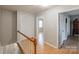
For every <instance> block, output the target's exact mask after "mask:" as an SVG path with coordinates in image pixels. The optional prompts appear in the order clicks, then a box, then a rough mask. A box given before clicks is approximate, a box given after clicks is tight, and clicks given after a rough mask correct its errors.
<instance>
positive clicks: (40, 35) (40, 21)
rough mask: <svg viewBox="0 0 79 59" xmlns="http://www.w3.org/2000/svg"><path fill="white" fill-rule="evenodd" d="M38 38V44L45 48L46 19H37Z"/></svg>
mask: <svg viewBox="0 0 79 59" xmlns="http://www.w3.org/2000/svg"><path fill="white" fill-rule="evenodd" d="M36 36H37V39H38V40H37V41H38V44H39V45H40V46H41V47H43V45H44V18H43V17H37V19H36Z"/></svg>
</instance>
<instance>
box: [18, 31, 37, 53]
mask: <svg viewBox="0 0 79 59" xmlns="http://www.w3.org/2000/svg"><path fill="white" fill-rule="evenodd" d="M17 32H18V33H19V34H21V35H22V36H24V37H25V38H27V39H28V40H30V41H31V42H32V43H33V44H34V54H36V45H37V42H36V38H34V37H31V38H29V37H28V36H26V35H25V34H23V33H22V32H20V31H17ZM19 46H20V45H19ZM20 48H21V47H20ZM21 50H22V49H21Z"/></svg>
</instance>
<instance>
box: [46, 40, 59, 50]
mask: <svg viewBox="0 0 79 59" xmlns="http://www.w3.org/2000/svg"><path fill="white" fill-rule="evenodd" d="M45 44H47V45H49V46H50V47H53V48H57V49H58V47H56V46H54V45H52V44H51V43H49V42H47V41H45Z"/></svg>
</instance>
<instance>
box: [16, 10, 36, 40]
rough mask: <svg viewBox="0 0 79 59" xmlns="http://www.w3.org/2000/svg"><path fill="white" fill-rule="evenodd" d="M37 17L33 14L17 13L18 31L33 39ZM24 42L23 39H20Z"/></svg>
mask: <svg viewBox="0 0 79 59" xmlns="http://www.w3.org/2000/svg"><path fill="white" fill-rule="evenodd" d="M34 22H35V16H34V15H33V14H31V13H27V12H22V11H17V30H19V31H21V32H22V33H24V34H25V35H27V36H29V37H32V36H35V32H34V30H35V28H34ZM19 37H20V36H18V40H20V39H21V40H22V39H23V38H19Z"/></svg>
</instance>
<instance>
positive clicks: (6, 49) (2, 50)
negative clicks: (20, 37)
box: [0, 43, 21, 54]
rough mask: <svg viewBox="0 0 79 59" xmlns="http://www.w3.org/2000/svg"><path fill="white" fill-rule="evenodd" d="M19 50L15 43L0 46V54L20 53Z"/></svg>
mask: <svg viewBox="0 0 79 59" xmlns="http://www.w3.org/2000/svg"><path fill="white" fill-rule="evenodd" d="M20 53H21V51H20V49H19V47H18V45H17V44H16V43H13V44H10V45H6V46H2V47H0V54H20Z"/></svg>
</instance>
